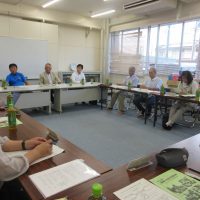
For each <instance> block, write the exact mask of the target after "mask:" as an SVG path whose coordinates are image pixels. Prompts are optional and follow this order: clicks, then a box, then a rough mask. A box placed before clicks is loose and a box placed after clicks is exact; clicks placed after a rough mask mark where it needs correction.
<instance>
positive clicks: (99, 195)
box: [88, 183, 106, 200]
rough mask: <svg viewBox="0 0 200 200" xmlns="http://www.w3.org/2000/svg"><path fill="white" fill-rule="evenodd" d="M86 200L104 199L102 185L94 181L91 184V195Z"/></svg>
mask: <svg viewBox="0 0 200 200" xmlns="http://www.w3.org/2000/svg"><path fill="white" fill-rule="evenodd" d="M88 200H106V197H105V196H104V195H103V186H102V185H101V184H99V183H94V184H93V185H92V195H91V196H90V197H89V198H88Z"/></svg>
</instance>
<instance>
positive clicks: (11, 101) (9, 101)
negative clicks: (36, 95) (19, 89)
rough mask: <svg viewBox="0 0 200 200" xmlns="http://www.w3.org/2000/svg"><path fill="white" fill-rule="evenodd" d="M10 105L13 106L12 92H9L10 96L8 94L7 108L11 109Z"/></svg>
mask: <svg viewBox="0 0 200 200" xmlns="http://www.w3.org/2000/svg"><path fill="white" fill-rule="evenodd" d="M10 104H12V105H13V96H12V94H11V92H8V94H7V108H8V107H9V105H10Z"/></svg>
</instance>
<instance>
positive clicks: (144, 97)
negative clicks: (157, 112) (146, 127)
mask: <svg viewBox="0 0 200 200" xmlns="http://www.w3.org/2000/svg"><path fill="white" fill-rule="evenodd" d="M161 86H162V80H161V79H160V78H158V77H157V76H156V69H155V68H154V67H151V68H150V69H149V77H148V79H147V80H146V81H145V83H144V85H141V86H140V88H142V89H148V90H155V91H159V90H160V88H161ZM146 101H147V108H146V109H147V113H146V114H147V116H150V114H151V109H152V105H153V104H154V102H155V97H154V96H152V95H149V96H148V94H138V95H135V98H134V100H133V103H134V104H135V106H136V107H137V108H138V110H139V111H140V113H139V115H138V116H144V114H145V108H144V107H143V106H142V104H141V103H142V102H146Z"/></svg>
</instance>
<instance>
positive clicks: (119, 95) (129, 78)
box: [108, 67, 139, 114]
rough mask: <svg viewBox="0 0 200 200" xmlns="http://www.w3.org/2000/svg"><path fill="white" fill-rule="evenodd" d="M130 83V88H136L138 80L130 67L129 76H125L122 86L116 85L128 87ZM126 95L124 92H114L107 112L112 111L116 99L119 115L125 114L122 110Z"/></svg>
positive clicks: (133, 69)
mask: <svg viewBox="0 0 200 200" xmlns="http://www.w3.org/2000/svg"><path fill="white" fill-rule="evenodd" d="M129 82H130V83H131V85H132V87H137V85H138V83H139V78H138V77H137V76H136V75H135V67H130V68H129V76H127V77H126V78H125V80H124V82H123V83H122V84H118V85H128V83H129ZM126 94H127V93H126V92H122V91H117V92H114V93H113V95H112V99H111V103H110V105H109V106H108V109H109V110H112V109H113V106H114V104H115V102H116V101H117V99H118V102H119V104H118V109H119V113H120V114H123V113H124V112H125V108H124V99H125V95H126Z"/></svg>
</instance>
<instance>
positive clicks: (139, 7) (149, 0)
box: [124, 0, 177, 14]
mask: <svg viewBox="0 0 200 200" xmlns="http://www.w3.org/2000/svg"><path fill="white" fill-rule="evenodd" d="M176 7H177V0H134V1H132V2H129V3H126V4H124V10H126V11H134V13H136V14H142V13H143V14H148V13H151V12H155V13H156V12H160V11H165V10H171V9H175V8H176Z"/></svg>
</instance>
